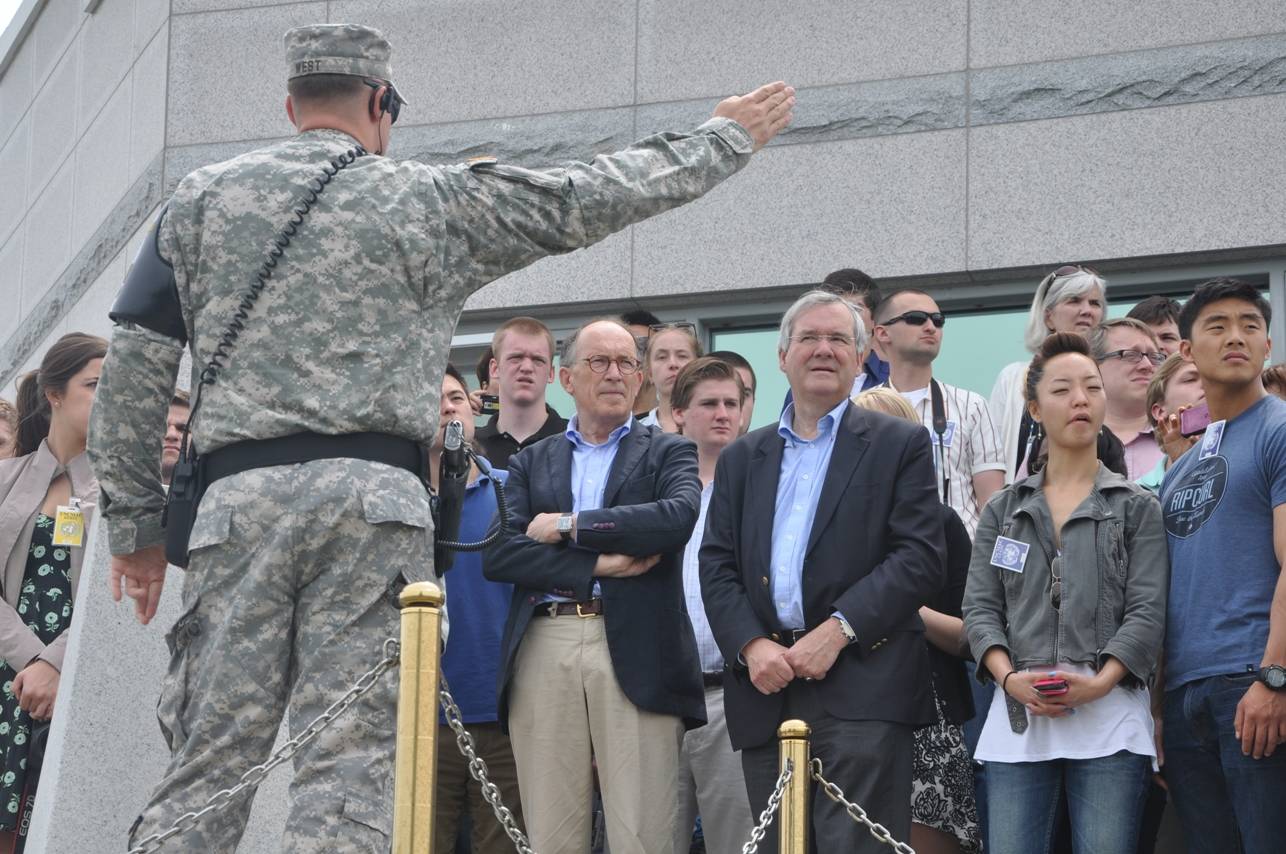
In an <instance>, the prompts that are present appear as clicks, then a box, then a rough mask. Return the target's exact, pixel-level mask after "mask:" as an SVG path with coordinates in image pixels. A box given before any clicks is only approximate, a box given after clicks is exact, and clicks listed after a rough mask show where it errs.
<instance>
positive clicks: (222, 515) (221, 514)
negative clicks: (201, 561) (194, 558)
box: [188, 507, 232, 552]
mask: <svg viewBox="0 0 1286 854" xmlns="http://www.w3.org/2000/svg"><path fill="white" fill-rule="evenodd" d="M231 536H232V508H231V507H221V508H219V509H217V510H211V511H209V512H201V511H200V510H198V511H197V514H196V521H195V522H193V523H192V536H191V537H189V538H188V551H189V552H194V551H196V550H197V549H204V548H208V547H210V546H217V545H219V544H220V543H226V542H227V541H228V539H229V538H230V537H231Z"/></svg>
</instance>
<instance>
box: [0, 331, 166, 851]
mask: <svg viewBox="0 0 1286 854" xmlns="http://www.w3.org/2000/svg"><path fill="white" fill-rule="evenodd" d="M105 355H107V342H106V341H104V340H103V339H102V338H97V337H95V336H92V335H84V334H81V333H77V332H73V333H71V334H68V335H64V336H63V337H62V338H59V339H58V341H57V342H56V343H55V344H54V345H53V346H52V347H50V348H49V352H47V353H46V354H45V357H44V359H43V360H42V361H41V363H40V368H39V369H38V370H36V371H33V372H31V373H30V374H28V375H27V376H25V377H24V378H23V380H22V382H21V384H20V385H19V387H18V419H19V420H18V437H17V439H18V448H17V454H18V455H17V457H16V458H14V459H8V460H0V550H3V555H4V576H3V595H4V600H3V601H2V602H0V684H2V685H3V687H2V688H0V845H3V844H4V843H5V842H10V841H12V840H13V839H14V836H13V834H14V832H15V831H16V830H17V826H18V820H19V816H20V815H21V813H22V806H23V802H24V799H30V798H31V797H33V796H34V794H35V793H34V792H30V791H26V788H27V785H26V784H27V752H28V749H29V748H30V745H31V738H32V734H33V731H34V730H35V727H36V722H39V721H47V720H49V718H50V717H51V715H52V714H53V708H54V700H55V699H56V697H57V695H58V680H59V674H60V672H61V671H62V666H63V652H64V649H65V646H66V639H67V628H68V626H70V625H71V615H72V607H73V602H72V600H73V597H74V595H75V591H76V583H77V581H78V579H79V576H80V568H81V563H82V561H83V560H84V556H85V536H86V532H87V530H88V527H89V521H90V518H91V515H92V512H93V509H94V505H95V504H96V503H97V500H98V483H97V481H95V480H94V476H93V474H92V473H91V472H90V470H89V460H88V458H87V457H86V456H85V441H86V436H87V433H88V431H89V409H90V406H91V405H92V404H93V402H94V389H95V387H96V386H97V385H98V374H99V370H100V368H101V367H102V364H103V357H104V356H105ZM157 464H158V465H159V464H160V455H159V453H158V455H157Z"/></svg>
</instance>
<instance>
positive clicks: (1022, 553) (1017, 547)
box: [991, 537, 1031, 572]
mask: <svg viewBox="0 0 1286 854" xmlns="http://www.w3.org/2000/svg"><path fill="white" fill-rule="evenodd" d="M1030 548H1031V546H1029V545H1027V544H1026V543H1020V542H1018V541H1017V540H1011V539H1009V538H1008V537H996V547H995V548H994V549H992V550H991V565H992V566H997V567H1000V568H1001V569H1007V570H1009V571H1010V572H1022V571H1023V564H1025V563H1027V550H1028V549H1030Z"/></svg>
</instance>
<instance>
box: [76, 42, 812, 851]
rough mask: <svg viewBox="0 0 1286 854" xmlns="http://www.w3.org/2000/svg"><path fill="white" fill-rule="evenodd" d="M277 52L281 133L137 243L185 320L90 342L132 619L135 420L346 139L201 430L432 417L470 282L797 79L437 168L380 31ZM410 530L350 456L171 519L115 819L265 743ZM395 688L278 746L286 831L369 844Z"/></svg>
mask: <svg viewBox="0 0 1286 854" xmlns="http://www.w3.org/2000/svg"><path fill="white" fill-rule="evenodd" d="M286 52H287V60H288V67H289V73H290V77H291V81H290V92H291V95H290V98H289V99H288V101H287V112H288V114H289V115H290V118H291V120H292V122H293V123H294V124H295V126H296V128H297V129H298V130H299V134H298V135H297V136H295V137H293V138H291V139H289V140H287V141H284V142H280V143H276V144H273V145H270V146H268V147H266V148H262V149H260V150H258V151H253V152H250V153H248V154H245V155H242V156H240V157H237V158H234V159H233V160H229V161H227V162H225V163H219V164H216V165H214V166H208V167H205V168H203V169H199V170H197V171H195V172H193V173H192V174H190V175H188V176H187V177H186V178H184V179H183V181H182V182H180V184H179V186H178V188H177V189H176V190H175V193H174V196H173V197H172V198H171V199H170V201H169V204H168V206H167V207H166V209H165V210H164V211H163V212H162V214H161V216H160V218H159V220H158V222H157V225H156V240H155V244H154V248H153V249H152V250H151V251H153V252H155V253H156V255H157V256H159V258H160V260H161V261H162V262H164V263H165V264H168V265H169V266H171V267H172V268H173V278H174V286H175V287H174V288H172V290H173V289H176V290H177V306H176V308H175V314H176V316H177V314H178V313H180V312H181V316H182V324H181V326H182V328H183V330H184V331H185V332H186V335H181V334H180V333H178V332H177V331H176V328H177V327H178V321H177V320H175V321H174V324H175V326H174V327H172V328H171V329H170V330H168V331H169V332H170V334H164V333H163V332H161V331H156V330H155V329H153V328H149V325H147V324H143V323H136V322H129V321H126V322H121V321H120V319H119V316H118V323H117V327H116V330H115V334H114V336H113V338H112V343H111V349H110V352H109V353H108V355H107V359H106V362H105V364H104V366H103V372H102V379H101V382H100V384H99V387H98V393H97V400H96V403H95V406H94V412H93V421H92V426H91V438H90V447H89V452H90V455H91V459H92V462H93V464H94V468H95V470H96V473H97V475H98V479H99V483H100V484H101V490H102V504H101V506H102V508H103V516H104V518H105V520H106V524H107V529H108V537H109V540H110V544H111V551H112V554H113V559H112V585H113V593H114V595H115V596H116V598H117V599H119V598H120V595H121V592H122V589H123V591H124V592H125V593H126V594H127V595H129V596H130V597H131V598H133V599H134V600H135V604H136V610H137V613H138V616H139V619H140V620H142V621H143V622H147V621H148V620H150V619H151V617H152V615H153V614H154V613H155V610H156V603H157V601H158V599H159V597H160V591H161V584H162V581H163V580H164V577H165V558H164V550H163V548H162V546H161V545H159V544H160V543H162V542H163V540H164V536H163V533H162V526H161V511H162V506H163V502H164V493H163V492H162V489H161V482H160V472H159V463H158V459H157V454H156V436H158V435H159V434H160V433H161V432H162V429H163V426H164V424H165V417H166V408H167V406H168V404H169V400H170V396H171V394H172V391H173V388H174V382H175V379H176V376H177V373H178V370H179V362H180V357H181V356H182V350H183V346H184V345H183V342H182V339H183V338H186V339H188V340H189V341H190V342H191V343H190V347H191V351H192V355H193V366H194V367H193V374H194V376H193V385H194V387H195V385H196V374H197V373H198V372H199V371H200V367H201V366H202V365H204V364H205V363H206V361H207V360H208V359H209V358H210V355H211V353H212V352H213V350H214V348H215V347H216V344H217V342H218V339H219V336H220V335H221V333H222V332H223V330H224V328H225V326H226V325H227V322H228V320H229V319H230V318H231V317H232V315H233V313H234V311H235V310H236V307H237V305H238V302H239V298H240V294H241V293H242V292H243V291H244V290H245V287H246V285H247V284H248V283H249V282H250V281H251V280H252V277H253V275H254V272H255V270H257V269H258V268H259V265H260V264H261V262H262V261H263V259H264V254H265V251H266V249H267V248H268V247H269V246H270V245H271V240H272V239H273V238H274V237H275V235H276V234H277V233H278V230H279V229H280V228H281V227H282V225H283V224H284V223H285V222H286V221H287V220H288V218H289V216H290V213H289V212H290V210H291V208H292V206H293V205H295V204H296V203H297V200H298V199H300V197H301V196H303V195H304V194H305V189H304V188H305V187H306V185H307V184H309V182H312V183H313V186H316V179H317V178H318V177H319V176H320V175H321V174H322V167H323V165H324V164H326V163H327V162H328V161H332V160H334V159H336V158H338V157H340V156H341V155H343V154H344V153H345V152H348V151H351V150H353V149H355V148H356V147H357V146H358V145H361V146H363V147H364V148H365V149H366V150H367V151H371V152H374V156H360V157H358V159H357V160H356V161H355V162H354V163H353V164H352V165H350V166H349V167H348V168H346V169H344V170H343V171H341V172H340V173H339V174H338V175H336V177H335V178H334V180H333V182H332V183H331V184H330V185H329V186H328V187H327V188H326V190H325V191H324V193H323V194H322V195H321V197H320V199H319V200H318V201H317V203H316V204H315V205H314V207H313V210H312V212H311V213H310V214H309V215H308V217H307V219H306V221H305V222H304V224H303V225H302V226H300V227H299V229H298V234H297V235H296V236H295V237H294V239H293V240H292V242H291V243H290V245H289V247H288V248H287V249H286V250H285V255H284V258H283V259H282V260H281V262H280V263H279V264H278V266H277V267H276V270H275V272H274V273H273V275H272V278H271V280H270V282H269V287H268V288H267V290H266V291H265V292H264V294H263V296H262V299H261V300H260V301H259V304H258V305H257V306H256V307H255V309H254V311H253V312H252V313H251V315H250V317H249V319H248V320H247V321H246V323H245V329H244V331H242V332H241V333H240V335H239V337H238V340H237V342H236V347H235V349H234V350H233V352H232V355H231V358H230V360H229V362H228V365H227V369H226V370H225V371H223V372H222V373H221V374H220V375H219V378H218V381H217V383H216V384H214V385H211V386H209V387H208V388H207V389H206V390H205V394H206V395H207V396H208V400H206V401H205V403H204V404H203V405H202V407H201V409H200V411H199V414H197V415H196V416H195V417H194V421H193V439H194V441H195V444H196V447H197V448H199V449H200V450H201V451H202V452H203V453H205V454H209V453H210V452H212V451H215V450H217V449H220V448H225V447H230V446H233V445H235V444H236V443H241V442H248V441H253V440H264V439H272V438H276V437H283V436H291V435H293V434H298V433H301V432H302V431H311V432H313V433H320V434H326V435H331V436H335V435H343V434H351V433H357V432H362V431H374V432H380V433H386V434H392V435H393V436H396V437H404V438H405V439H409V440H413V441H415V442H420V443H426V444H427V443H429V441H430V440H431V438H432V436H433V433H434V431H435V430H436V429H437V410H438V406H437V402H438V388H439V384H440V382H441V379H442V373H443V368H444V365H445V362H446V358H447V351H448V348H449V347H450V344H451V336H452V334H453V330H454V327H455V324H456V321H457V319H458V317H459V315H460V311H461V309H462V307H463V306H464V302H465V299H466V298H467V297H468V296H469V294H471V293H472V292H473V291H475V290H477V289H478V288H480V287H482V286H483V285H485V284H487V283H488V282H490V281H492V280H494V279H496V278H498V277H499V276H502V275H504V274H505V273H508V272H510V271H512V270H517V269H519V268H520V267H524V266H526V265H527V264H530V263H531V262H533V261H535V260H537V259H538V258H541V257H544V256H546V255H550V254H556V253H563V252H570V251H572V250H574V249H578V248H580V247H583V246H589V245H591V244H593V243H595V242H597V241H599V240H602V239H603V238H604V237H607V236H608V235H609V234H611V233H613V232H615V231H618V230H620V229H622V228H624V227H625V226H627V225H630V224H631V223H634V222H638V221H640V220H642V219H645V218H646V217H649V216H653V215H655V214H658V213H661V212H662V211H665V210H668V209H670V208H673V207H676V206H678V205H681V204H683V203H685V202H688V201H691V200H693V199H696V198H698V197H699V196H701V195H702V194H704V193H705V192H707V191H708V190H710V189H711V188H713V187H714V186H715V185H716V184H718V183H719V182H720V181H722V180H723V179H725V178H727V177H729V176H730V175H732V174H733V173H735V172H736V171H737V170H738V169H740V168H741V167H743V166H744V165H745V164H746V162H747V161H748V160H749V157H750V154H751V153H752V152H753V151H754V150H757V149H758V148H759V147H760V146H762V145H763V144H765V143H766V142H767V141H768V140H769V139H771V138H772V136H773V135H775V134H776V133H777V132H778V131H779V130H780V129H781V128H783V127H784V126H785V125H786V124H787V123H788V122H789V120H790V113H791V108H792V106H793V104H794V97H793V90H791V89H789V88H788V87H786V86H785V84H782V83H776V84H770V85H769V86H765V87H762V88H760V89H758V90H756V91H755V92H752V93H750V94H748V95H746V96H743V97H736V98H729V99H727V100H726V101H724V102H722V103H721V104H720V105H719V107H718V108H717V110H716V113H715V117H714V118H713V119H711V120H710V121H708V122H706V123H705V124H703V125H702V126H701V127H699V128H697V129H696V130H695V131H693V132H691V133H686V134H675V133H669V134H660V135H656V136H651V137H648V138H646V139H644V140H642V141H641V142H638V143H636V144H635V145H633V146H630V147H629V148H627V149H625V150H624V151H621V152H619V153H617V154H613V155H605V156H599V157H596V158H594V160H592V161H591V162H588V163H568V164H566V165H564V166H562V167H561V168H557V169H549V170H542V171H532V170H528V169H521V168H517V167H514V166H507V165H503V164H499V163H495V162H477V163H473V164H471V165H469V166H453V167H445V168H439V167H434V166H427V165H423V164H420V163H415V162H406V163H399V162H396V161H394V160H390V159H388V158H387V157H384V156H381V155H382V154H383V152H384V147H385V141H386V140H387V139H388V136H389V131H390V128H391V125H392V122H393V120H394V119H395V118H396V115H397V112H398V110H399V108H400V106H401V105H402V103H404V102H403V101H402V99H401V98H400V96H399V95H398V94H397V93H396V90H395V89H394V88H392V84H391V82H390V81H391V77H392V75H391V71H390V68H389V54H390V49H389V45H388V43H387V42H386V41H385V40H384V38H383V37H382V36H381V35H380V34H379V33H378V32H376V31H375V30H371V29H369V28H366V27H359V26H352V25H337V26H336V25H332V26H309V27H301V28H298V29H294V30H291V31H290V32H289V33H287V34H286ZM386 96H387V97H386ZM149 245H151V244H149ZM143 251H144V252H147V251H149V249H148V246H147V245H145V247H144V250H143ZM167 275H168V274H167ZM127 289H128V285H127ZM151 325H152V326H157V327H158V328H162V329H163V328H164V327H163V326H161V325H160V324H151ZM176 335H177V336H178V337H176ZM431 529H432V523H431V520H430V511H429V502H428V499H427V496H426V492H425V488H424V486H423V485H422V483H421V481H420V480H419V479H418V478H417V477H416V476H415V475H413V474H412V473H411V472H410V471H408V470H406V469H399V468H395V467H392V466H389V465H381V464H379V463H373V462H367V461H364V460H358V459H319V460H313V461H311V462H305V463H301V464H294V465H277V466H271V467H266V468H255V469H251V470H249V471H245V472H243V473H240V474H235V475H232V476H229V477H225V478H223V479H221V480H217V481H215V482H214V483H213V484H212V485H211V486H210V488H209V490H208V491H207V492H206V494H205V497H204V499H203V500H202V502H201V505H200V510H199V512H198V514H197V517H196V522H195V525H194V527H193V530H192V537H191V541H190V550H191V551H190V553H191V563H190V566H189V573H190V574H191V578H192V580H193V584H192V585H191V587H192V590H191V591H190V593H189V595H188V596H187V601H186V602H185V606H186V607H185V612H184V614H183V616H182V617H181V618H180V619H179V620H178V622H177V623H176V624H175V626H174V629H173V631H171V632H170V634H169V635H168V636H167V642H168V643H169V646H170V650H171V653H172V663H171V667H170V672H169V675H168V677H167V679H166V681H165V684H164V686H163V689H162V696H161V700H160V703H159V707H158V717H159V719H160V722H161V725H162V729H163V731H164V733H165V736H166V738H167V740H168V742H169V745H170V748H171V751H172V761H171V764H170V766H169V769H168V770H167V772H166V775H165V778H164V780H163V781H162V782H161V784H160V785H159V786H158V787H157V789H156V791H155V792H154V793H153V795H152V798H151V800H150V802H149V803H148V805H147V806H146V807H145V809H144V810H143V813H142V815H141V816H140V818H139V821H138V822H137V823H136V825H135V828H134V831H133V833H132V837H131V838H132V840H133V841H134V843H137V842H139V841H140V840H143V839H145V838H146V837H147V836H148V835H150V834H152V833H155V832H158V831H160V830H164V829H165V828H167V827H169V826H170V825H171V824H172V823H173V822H174V820H175V819H176V818H178V817H179V816H180V815H182V814H183V813H185V812H187V811H189V810H194V809H197V808H199V807H200V806H202V805H203V804H204V803H205V802H206V800H207V799H208V798H209V797H210V796H211V795H213V794H214V793H215V792H217V791H218V790H220V789H222V788H226V787H228V786H230V785H231V784H233V783H234V782H236V780H237V778H238V777H239V776H240V775H241V774H242V773H244V772H245V771H246V770H247V769H248V768H250V767H251V766H253V765H255V764H257V763H259V762H262V761H263V760H264V759H265V758H266V757H267V755H268V754H269V752H270V750H271V748H272V745H273V740H274V737H275V735H276V732H277V728H278V725H279V722H280V720H281V717H282V715H283V714H288V715H289V724H290V727H291V729H292V731H298V730H299V729H300V728H302V727H303V726H304V725H306V724H307V723H308V722H309V721H311V720H312V719H313V718H314V717H315V716H316V715H317V714H319V713H320V712H321V711H322V710H323V709H325V708H326V707H327V706H328V705H329V704H330V703H332V702H333V701H334V700H335V699H337V698H338V697H339V696H341V695H342V694H343V693H344V692H345V690H346V689H348V688H349V687H350V686H351V684H352V683H353V681H354V680H355V679H356V677H357V676H359V675H360V674H361V673H363V672H364V671H365V670H367V669H368V668H369V667H371V665H372V664H373V663H374V662H376V661H378V660H379V658H380V657H381V645H382V643H383V641H384V640H385V638H389V637H396V636H397V634H398V624H397V621H398V614H397V610H396V607H395V605H394V604H393V602H392V601H391V597H390V595H389V594H390V592H391V591H392V590H394V589H396V587H397V586H398V585H399V584H401V583H403V582H404V581H415V580H424V579H430V578H433V574H432V572H433V570H432V530H431ZM395 707H396V685H395V680H393V679H390V678H387V677H386V678H385V679H384V680H382V681H381V683H380V684H379V685H378V687H377V689H376V690H374V691H372V692H371V693H369V694H367V695H366V696H365V697H364V698H363V700H362V701H361V702H359V703H358V704H357V705H356V706H355V707H354V708H353V709H352V710H350V712H349V713H348V714H346V715H345V716H344V717H343V718H341V719H340V720H339V721H338V722H337V723H336V724H334V725H333V726H332V727H331V728H330V729H328V730H327V731H326V732H325V733H324V734H323V735H322V736H321V737H320V738H319V739H318V740H317V741H315V742H314V743H313V744H312V745H311V746H310V747H308V748H307V749H305V750H304V751H303V752H301V753H300V754H298V755H297V757H296V759H295V774H294V778H293V782H292V784H291V789H290V792H291V804H290V813H289V817H288V820H287V824H286V830H285V837H284V840H283V842H282V845H281V850H283V851H291V852H314V851H316V852H321V851H325V852H336V851H340V852H348V851H361V852H366V851H370V852H376V851H379V852H385V851H387V850H388V847H389V835H390V829H391V824H392V821H391V813H392V803H391V800H392V798H391V794H392V792H391V789H392V785H391V784H392V768H393V765H392V759H393V753H394V714H395ZM248 812H249V799H245V800H243V802H241V803H239V804H237V805H235V806H234V807H233V808H232V809H230V810H227V811H223V812H220V813H217V814H214V815H211V816H210V817H208V818H207V819H205V820H204V821H203V822H202V823H201V824H200V825H199V826H197V827H196V828H195V829H194V830H192V831H190V832H189V833H187V834H186V835H184V836H182V837H179V838H178V839H177V840H176V842H177V846H176V847H177V849H179V850H193V851H196V850H199V851H232V850H234V849H235V847H236V845H237V842H238V840H239V839H240V836H241V833H242V831H243V829H244V825H245V821H246V817H247V815H248Z"/></svg>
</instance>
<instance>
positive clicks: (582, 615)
mask: <svg viewBox="0 0 1286 854" xmlns="http://www.w3.org/2000/svg"><path fill="white" fill-rule="evenodd" d="M581 606H582V603H580V602H577V603H576V616H578V617H580V618H581V619H582V620H588V619H589V618H590V617H597V616H598V615H597V614H586V613H585V612H584V611H582V610H581Z"/></svg>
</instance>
